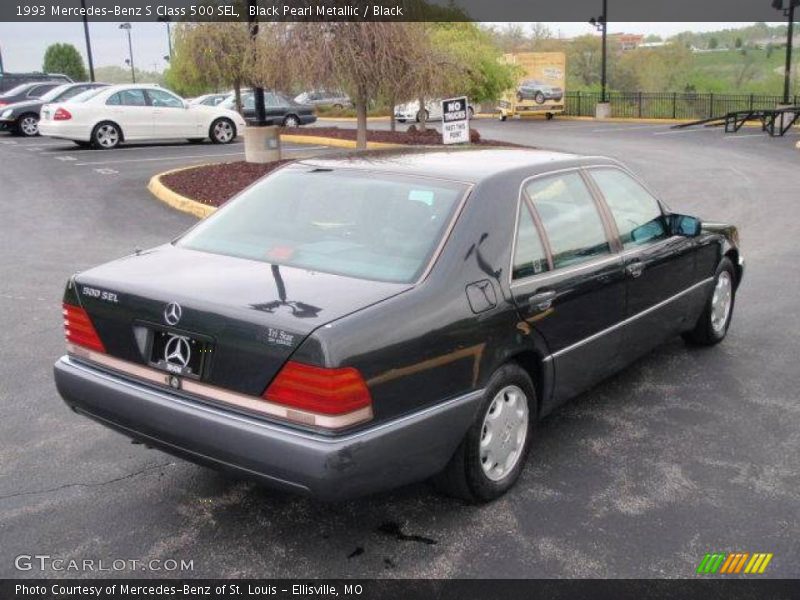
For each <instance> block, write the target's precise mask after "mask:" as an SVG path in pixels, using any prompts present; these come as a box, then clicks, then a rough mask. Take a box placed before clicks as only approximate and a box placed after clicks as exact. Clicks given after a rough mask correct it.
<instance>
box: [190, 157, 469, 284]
mask: <svg viewBox="0 0 800 600" xmlns="http://www.w3.org/2000/svg"><path fill="white" fill-rule="evenodd" d="M465 192H466V187H465V186H464V185H461V184H455V183H450V182H444V181H441V182H440V181H434V180H431V179H420V178H415V177H405V176H390V175H377V174H372V173H364V172H353V171H336V170H334V171H330V170H318V169H310V168H308V167H295V168H285V169H282V170H280V171H278V172H276V173H274V174H272V175H270V176H268V177H267V178H265V179H264V180H262V181H261V182H260V183H258V184H257V185H254V186H252V187H250V188H248V189H247V190H245V191H244V192H243V193H242V194H241V195H240V196H239V197H238V198H236V200H234V201H232V203H231V204H230V205H228V206H226V207H225V208H224V209H223V210H221V211H219V212H218V213H216V214H215V215H214V216H212V217H210V218H209V219H207V220H205V221H202V222H201V223H200V224H199V225H197V226H196V227H195V228H194V229H192V230H191V231H190V232H189V233H187V234H186V235H185V236H184V237H183V238H181V239H180V240H179V241H178V242H177V245H178V246H180V247H184V248H190V249H193V250H201V251H204V252H212V253H215V254H225V255H229V256H237V257H240V258H248V259H251V260H259V261H264V262H268V263H271V264H277V265H286V266H290V267H297V268H302V269H308V270H311V271H320V272H324V273H334V274H339V275H346V276H349V277H356V278H360V279H372V280H379V281H392V282H404V283H406V282H412V281H415V280H416V279H417V278H419V276H420V275H421V273H422V272H423V270H424V269H425V267H426V266H427V264H428V263H429V262H430V259H431V257H432V255H433V252H434V251H435V249H436V247H437V246H438V244H439V242H440V240H441V239H442V236H443V235H444V231H445V230H446V228H447V226H448V224H449V223H450V221H451V220H452V216H453V213H454V211H455V210H456V208H457V206H458V204H459V200H460V199H461V198H462V197H463V195H464V194H465Z"/></svg>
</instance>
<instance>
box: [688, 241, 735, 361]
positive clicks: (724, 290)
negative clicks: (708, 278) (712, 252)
mask: <svg viewBox="0 0 800 600" xmlns="http://www.w3.org/2000/svg"><path fill="white" fill-rule="evenodd" d="M735 300H736V272H735V270H734V268H733V263H732V262H731V261H730V259H729V258H728V257H725V258H723V259H722V260H721V261H720V263H719V266H718V267H717V272H716V273H715V275H714V288H713V289H712V290H711V294H710V296H709V298H708V300H707V301H706V306H705V308H704V309H703V314H701V315H700V318H699V319H698V320H697V323H696V324H695V326H694V329H692V330H691V331H688V332H686V333H684V334H683V338H684V339H685V340H686V341H687V342H689V343H690V344H695V345H698V346H713V345H715V344H719V343H720V342H721V341H722V340H724V339H725V336H726V335H727V333H728V327H730V324H731V318H732V317H733V305H734V303H735Z"/></svg>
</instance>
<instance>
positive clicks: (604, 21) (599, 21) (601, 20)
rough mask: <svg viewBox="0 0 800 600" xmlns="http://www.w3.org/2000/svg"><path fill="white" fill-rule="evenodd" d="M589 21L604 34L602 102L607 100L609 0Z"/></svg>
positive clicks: (604, 0) (601, 79) (601, 72)
mask: <svg viewBox="0 0 800 600" xmlns="http://www.w3.org/2000/svg"><path fill="white" fill-rule="evenodd" d="M589 23H591V24H592V25H594V27H595V29H597V31H599V32H600V33H601V34H602V37H603V40H602V48H601V55H602V65H601V66H600V102H603V103H605V102H606V59H607V56H608V54H607V43H606V41H607V34H608V0H603V14H601V15H600V16H599V17H597V18H595V17H592V18H591V19H589Z"/></svg>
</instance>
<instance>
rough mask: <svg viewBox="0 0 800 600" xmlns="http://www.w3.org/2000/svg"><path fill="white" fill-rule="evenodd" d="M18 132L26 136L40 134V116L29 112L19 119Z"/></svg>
mask: <svg viewBox="0 0 800 600" xmlns="http://www.w3.org/2000/svg"><path fill="white" fill-rule="evenodd" d="M15 129H16V130H17V133H19V135H21V136H24V137H36V136H37V135H39V116H38V115H34V114H32V113H29V114H27V115H22V116H21V117H20V118H19V119H17V125H16V127H15Z"/></svg>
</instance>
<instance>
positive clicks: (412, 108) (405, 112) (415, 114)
mask: <svg viewBox="0 0 800 600" xmlns="http://www.w3.org/2000/svg"><path fill="white" fill-rule="evenodd" d="M425 112H426V113H427V118H426V120H427V121H432V120H434V119H441V118H442V99H441V98H439V99H437V100H429V101H427V102H426V103H425ZM467 112H468V113H469V118H470V119H471V118H472V117H473V116H474V115H475V109H474V108H472V105H471V104H470V105H469V107H468V108H467ZM420 115H421V113H420V110H419V100H415V101H414V102H406V103H405V104H398V105H397V106H395V107H394V118H395V120H397V121H400V122H401V123H405V122H406V121H417V122H418V121H419V120H420Z"/></svg>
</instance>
